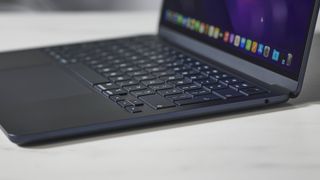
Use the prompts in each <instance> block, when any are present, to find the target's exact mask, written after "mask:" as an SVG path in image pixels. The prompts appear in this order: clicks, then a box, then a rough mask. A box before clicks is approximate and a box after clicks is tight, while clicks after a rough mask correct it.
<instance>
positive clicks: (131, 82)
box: [117, 80, 139, 87]
mask: <svg viewBox="0 0 320 180" xmlns="http://www.w3.org/2000/svg"><path fill="white" fill-rule="evenodd" d="M117 84H118V85H119V86H121V87H125V86H132V85H137V84H139V82H138V81H135V80H128V81H121V82H117Z"/></svg>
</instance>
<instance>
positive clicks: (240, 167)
mask: <svg viewBox="0 0 320 180" xmlns="http://www.w3.org/2000/svg"><path fill="white" fill-rule="evenodd" d="M156 22H157V13H136V14H126V13H118V14H117V13H112V14H91V13H90V14H18V15H15V14H0V29H1V30H0V31H1V33H0V42H1V43H0V50H1V51H4V50H12V49H20V48H26V47H36V46H43V45H51V44H59V43H67V42H75V41H82V40H91V39H99V38H109V37H118V36H125V35H133V34H143V33H155V32H156V24H157V23H156ZM318 32H320V29H319V28H318ZM319 48H320V34H318V35H316V37H315V43H314V46H313V50H312V55H311V58H310V65H309V69H308V73H307V76H306V83H305V88H304V91H303V93H302V94H301V96H300V97H299V98H298V99H296V100H294V101H291V102H289V103H287V104H285V105H282V106H278V107H276V108H271V109H270V108H269V109H265V110H258V111H247V112H242V113H237V114H228V115H226V116H220V117H212V118H199V119H198V121H192V122H184V123H181V124H175V125H166V126H161V127H152V128H147V129H140V130H135V131H130V132H123V133H118V134H114V135H101V136H96V137H88V138H84V139H79V140H72V141H67V142H61V143H56V144H51V145H46V146H40V147H30V148H21V147H18V146H16V145H14V144H12V143H11V142H9V140H7V138H6V137H5V136H4V135H3V133H0V179H1V180H9V179H10V180H21V179H23V180H28V179H30V180H31V179H32V180H38V179H39V180H44V179H45V180H57V179H78V180H79V179H103V180H106V179H112V180H118V179H148V180H150V179H152V180H154V179H159V180H164V179H174V180H178V179H181V180H188V179H190V180H191V179H199V180H214V179H216V180H270V179H272V180H301V179H307V180H319V179H320V140H319V137H320V93H319V89H320V80H319V77H320V71H318V67H319V66H320V61H319V58H320V52H319Z"/></svg>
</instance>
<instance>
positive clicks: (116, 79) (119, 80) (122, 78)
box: [109, 76, 131, 82]
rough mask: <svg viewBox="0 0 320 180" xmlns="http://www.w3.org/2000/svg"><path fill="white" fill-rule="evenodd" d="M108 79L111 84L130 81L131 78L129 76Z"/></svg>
mask: <svg viewBox="0 0 320 180" xmlns="http://www.w3.org/2000/svg"><path fill="white" fill-rule="evenodd" d="M109 79H110V80H111V81H113V82H121V81H128V80H131V77H130V76H116V77H110V78H109Z"/></svg>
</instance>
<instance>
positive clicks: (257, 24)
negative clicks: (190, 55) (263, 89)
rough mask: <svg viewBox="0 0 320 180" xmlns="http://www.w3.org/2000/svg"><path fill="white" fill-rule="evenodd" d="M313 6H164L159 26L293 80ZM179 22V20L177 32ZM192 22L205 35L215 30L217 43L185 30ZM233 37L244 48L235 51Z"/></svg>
mask: <svg viewBox="0 0 320 180" xmlns="http://www.w3.org/2000/svg"><path fill="white" fill-rule="evenodd" d="M314 3H315V0H165V2H164V9H163V17H162V20H161V22H162V24H164V25H166V26H168V27H170V28H173V29H175V30H178V31H179V32H183V33H185V34H187V35H189V36H192V37H194V38H197V39H199V40H201V41H204V42H206V43H208V44H210V45H213V46H215V47H218V48H220V49H223V50H225V51H228V52H230V53H233V54H235V55H237V56H240V57H242V58H244V59H246V60H249V61H251V62H253V63H255V64H258V65H261V66H264V67H266V68H269V69H272V70H273V71H276V72H277V73H280V74H283V75H285V76H288V77H290V78H292V79H297V78H298V75H299V70H300V67H301V61H302V57H303V53H304V48H305V44H306V38H307V34H308V29H309V26H310V22H311V16H312V12H313V9H314ZM171 16H172V17H171ZM170 18H171V19H170ZM172 18H173V19H172ZM174 18H176V21H177V22H176V23H175V19H174ZM179 18H182V20H181V22H182V23H181V24H180V26H179V22H178V21H179ZM192 20H194V21H195V23H194V24H195V26H197V22H199V23H200V28H201V25H202V24H203V25H204V26H203V27H204V28H205V27H207V29H209V27H210V26H212V31H214V30H216V29H213V28H218V29H219V32H220V38H221V39H215V38H212V37H210V33H209V32H207V35H205V33H203V32H201V31H198V32H197V31H196V30H195V29H194V28H193V27H190V25H189V26H188V21H190V23H189V24H192ZM184 21H185V24H183V22H184ZM196 28H197V27H196ZM200 30H201V29H200ZM237 35H238V36H240V37H241V40H243V43H244V44H243V43H242V45H241V44H240V45H239V46H236V45H235V43H234V41H235V37H236V36H237ZM229 41H230V42H229ZM231 41H232V42H231ZM226 42H229V43H226ZM241 42H242V41H241ZM259 47H260V51H261V50H263V52H262V53H261V52H260V54H259V53H258V50H257V49H258V48H259ZM261 48H263V49H261ZM268 51H270V52H268ZM266 53H268V54H266ZM266 55H268V56H266Z"/></svg>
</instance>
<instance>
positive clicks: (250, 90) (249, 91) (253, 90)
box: [240, 87, 267, 96]
mask: <svg viewBox="0 0 320 180" xmlns="http://www.w3.org/2000/svg"><path fill="white" fill-rule="evenodd" d="M240 92H241V93H243V94H244V95H246V96H252V95H257V94H264V93H267V91H266V90H264V89H262V88H259V87H254V88H248V89H242V90H240Z"/></svg>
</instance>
